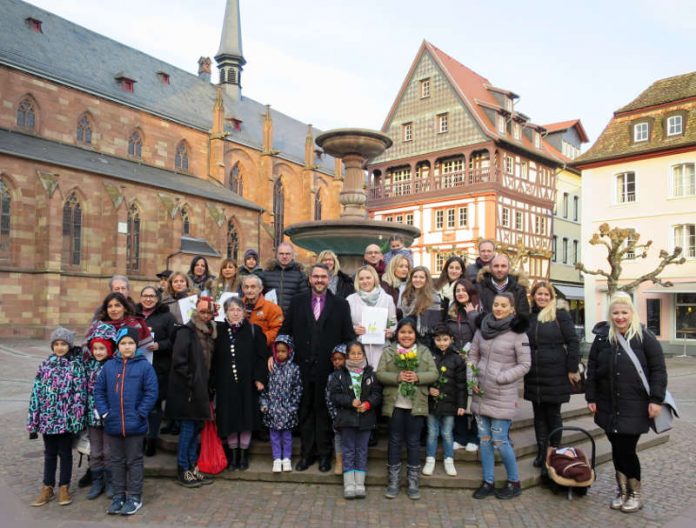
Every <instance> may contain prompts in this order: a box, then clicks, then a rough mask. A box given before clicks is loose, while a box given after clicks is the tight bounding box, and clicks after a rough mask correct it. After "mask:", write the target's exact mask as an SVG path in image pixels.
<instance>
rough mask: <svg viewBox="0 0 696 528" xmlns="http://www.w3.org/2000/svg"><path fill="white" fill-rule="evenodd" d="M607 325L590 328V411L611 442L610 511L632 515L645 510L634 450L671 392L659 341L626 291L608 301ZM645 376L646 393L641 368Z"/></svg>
mask: <svg viewBox="0 0 696 528" xmlns="http://www.w3.org/2000/svg"><path fill="white" fill-rule="evenodd" d="M608 319H609V320H608V321H602V322H601V323H597V324H596V325H595V327H594V329H593V330H592V332H593V333H594V334H595V340H594V342H593V343H592V348H591V349H590V357H589V360H588V363H587V386H586V391H585V399H586V400H587V407H588V408H589V409H590V411H591V412H592V413H593V414H594V419H595V423H596V424H597V425H599V426H600V427H601V428H602V429H604V430H605V431H606V433H607V438H608V439H609V442H610V444H611V452H612V459H613V462H614V469H615V470H616V484H617V494H616V498H615V499H614V500H612V502H611V505H610V506H611V508H612V509H614V510H621V511H622V512H624V513H633V512H636V511H638V510H640V509H641V508H642V507H643V503H642V500H641V471H640V460H638V454H637V453H636V446H637V445H638V440H639V438H640V435H641V434H643V433H647V432H648V429H649V428H650V420H651V419H652V418H654V417H655V416H657V415H658V414H659V413H660V410H661V408H662V402H663V401H664V399H665V392H666V390H667V369H666V368H665V358H664V355H663V353H662V347H661V346H660V343H659V341H658V340H657V338H656V337H655V336H654V335H653V334H652V332H650V330H648V329H647V328H644V327H643V326H642V325H641V323H640V320H639V319H638V314H637V313H636V310H635V308H634V306H633V301H632V300H631V297H630V296H629V295H628V294H626V293H618V294H616V295H614V296H613V297H612V298H611V300H610V302H609V310H608ZM638 365H639V366H640V368H641V370H642V371H643V372H644V373H645V377H646V378H647V381H648V385H649V386H650V393H649V394H648V392H647V391H646V389H645V387H644V385H643V382H642V381H641V377H640V375H639V373H638V370H637V368H636V367H637V366H638Z"/></svg>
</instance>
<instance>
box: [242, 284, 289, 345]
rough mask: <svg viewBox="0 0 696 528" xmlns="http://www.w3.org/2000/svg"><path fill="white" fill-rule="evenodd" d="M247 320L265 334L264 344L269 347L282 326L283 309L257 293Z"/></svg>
mask: <svg viewBox="0 0 696 528" xmlns="http://www.w3.org/2000/svg"><path fill="white" fill-rule="evenodd" d="M248 320H249V322H250V323H251V324H255V325H257V326H259V327H260V328H261V330H262V331H263V334H264V335H265V336H266V345H268V346H269V347H270V346H271V344H272V343H273V341H274V340H275V338H276V336H277V335H278V331H279V330H280V327H281V326H283V310H282V309H281V308H280V306H278V305H277V304H274V303H272V302H271V301H267V300H266V299H265V298H264V296H263V295H259V298H258V299H256V304H254V308H253V309H252V310H251V314H249V317H248Z"/></svg>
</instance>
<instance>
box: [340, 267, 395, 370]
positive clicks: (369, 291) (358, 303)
mask: <svg viewBox="0 0 696 528" xmlns="http://www.w3.org/2000/svg"><path fill="white" fill-rule="evenodd" d="M346 300H347V301H348V304H349V305H350V315H351V318H352V319H353V329H354V330H355V334H356V335H357V336H358V340H359V341H361V342H362V340H363V337H362V336H363V335H365V333H366V332H367V328H365V327H364V326H363V324H362V323H363V311H364V310H365V308H367V307H372V308H386V309H387V328H386V330H385V339H390V338H391V337H392V335H394V329H395V328H396V307H395V306H394V300H393V299H392V297H391V295H389V294H388V293H387V292H385V291H384V290H383V289H382V288H381V287H380V285H379V277H378V275H377V271H376V270H375V268H373V267H372V266H369V265H368V266H362V267H360V268H358V271H357V272H356V273H355V293H353V294H351V295H349V296H348V298H347V299H346ZM383 348H384V344H381V345H377V344H365V353H366V355H367V362H368V363H369V364H370V365H372V366H373V367H375V368H376V366H377V365H379V358H380V357H381V356H382V349H383Z"/></svg>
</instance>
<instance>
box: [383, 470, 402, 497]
mask: <svg viewBox="0 0 696 528" xmlns="http://www.w3.org/2000/svg"><path fill="white" fill-rule="evenodd" d="M387 478H388V479H389V480H388V484H387V491H386V492H385V493H384V496H385V497H386V498H388V499H394V498H396V496H397V495H398V494H399V486H400V485H401V463H399V464H394V465H393V466H392V465H390V466H387Z"/></svg>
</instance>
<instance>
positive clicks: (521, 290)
mask: <svg viewBox="0 0 696 528" xmlns="http://www.w3.org/2000/svg"><path fill="white" fill-rule="evenodd" d="M492 280H493V279H492V276H491V270H490V268H489V267H488V266H484V267H483V268H481V270H480V271H479V272H478V275H477V276H476V289H477V290H478V292H479V297H480V298H481V311H482V312H484V313H491V311H492V309H493V299H495V296H496V295H498V293H500V292H498V290H497V289H496V287H495V286H494V285H493V283H492V282H491V281H492ZM527 286H529V281H528V280H527V278H526V276H524V274H519V275H518V274H517V273H516V272H514V271H511V272H510V274H509V275H508V283H507V285H506V286H505V289H504V290H503V291H505V292H509V293H512V294H513V295H514V296H515V313H516V314H517V315H524V316H526V317H529V311H530V310H529V300H528V299H527Z"/></svg>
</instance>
